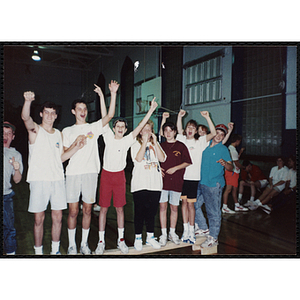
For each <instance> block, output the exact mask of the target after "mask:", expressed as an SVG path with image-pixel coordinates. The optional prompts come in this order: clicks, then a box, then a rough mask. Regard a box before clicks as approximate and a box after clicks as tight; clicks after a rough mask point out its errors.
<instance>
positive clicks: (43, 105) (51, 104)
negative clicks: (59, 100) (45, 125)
mask: <svg viewBox="0 0 300 300" xmlns="http://www.w3.org/2000/svg"><path fill="white" fill-rule="evenodd" d="M45 108H52V109H54V110H55V113H56V114H57V115H58V106H57V105H56V104H55V103H54V102H50V101H46V102H45V103H43V104H42V105H41V110H40V112H41V113H42V112H43V111H44V109H45Z"/></svg>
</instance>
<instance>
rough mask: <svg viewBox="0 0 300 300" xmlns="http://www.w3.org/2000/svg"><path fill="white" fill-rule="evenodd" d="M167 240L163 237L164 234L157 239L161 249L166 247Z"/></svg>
mask: <svg viewBox="0 0 300 300" xmlns="http://www.w3.org/2000/svg"><path fill="white" fill-rule="evenodd" d="M167 240H168V238H167V236H166V235H164V234H162V235H161V236H160V237H159V244H160V245H161V246H162V247H164V246H166V245H167Z"/></svg>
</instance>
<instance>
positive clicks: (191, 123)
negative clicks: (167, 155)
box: [183, 119, 198, 135]
mask: <svg viewBox="0 0 300 300" xmlns="http://www.w3.org/2000/svg"><path fill="white" fill-rule="evenodd" d="M189 125H192V126H194V127H195V129H196V130H197V126H198V124H197V122H196V121H195V120H193V119H191V120H189V121H188V122H187V123H186V125H185V128H184V131H183V134H184V135H186V129H187V127H188V126H189ZM195 135H196V134H195Z"/></svg>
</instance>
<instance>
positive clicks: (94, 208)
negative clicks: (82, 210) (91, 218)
mask: <svg viewBox="0 0 300 300" xmlns="http://www.w3.org/2000/svg"><path fill="white" fill-rule="evenodd" d="M100 209H101V206H99V205H94V206H93V210H94V211H100Z"/></svg>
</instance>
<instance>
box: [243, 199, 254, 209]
mask: <svg viewBox="0 0 300 300" xmlns="http://www.w3.org/2000/svg"><path fill="white" fill-rule="evenodd" d="M253 202H254V201H252V200H248V201H247V202H246V203H245V204H244V206H246V207H249V206H252V205H253Z"/></svg>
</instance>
